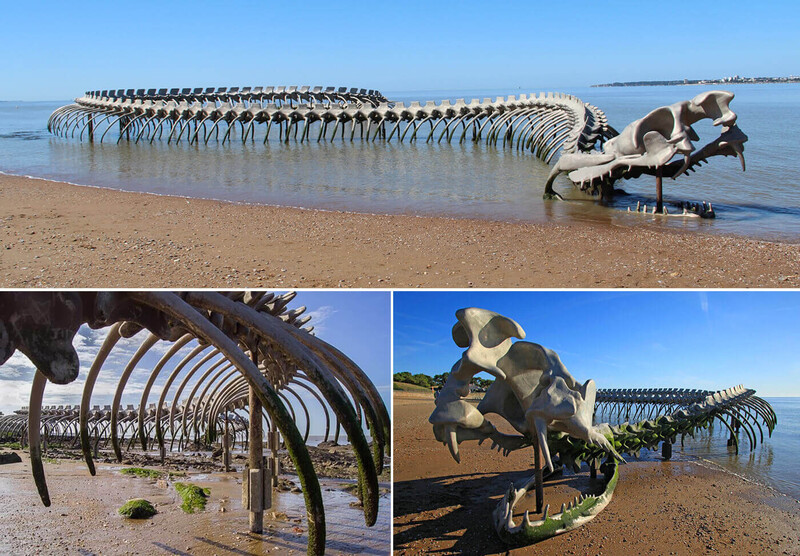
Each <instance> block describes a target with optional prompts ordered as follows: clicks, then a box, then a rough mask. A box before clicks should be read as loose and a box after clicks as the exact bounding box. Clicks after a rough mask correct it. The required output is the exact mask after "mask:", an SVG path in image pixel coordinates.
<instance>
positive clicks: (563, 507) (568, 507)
mask: <svg viewBox="0 0 800 556" xmlns="http://www.w3.org/2000/svg"><path fill="white" fill-rule="evenodd" d="M589 498H592V495H591V494H579V495H578V496H576V497H575V498H574V499H573V500H571V501H569V502H566V503H564V504H561V511H560V512H559V513H558V514H557V515H561V514H563V513H564V512H566V511H569V510H571V509H573V508H575V507H576V506H578V505H580V504H582V503H583V502H584V501H585V500H587V499H589ZM549 514H550V504H547V505H546V506H545V507H544V512H542V519H541V521H542V522H544V521H546V520H547V518H548V516H549ZM525 524H526V525H528V526H529V527H533V526H534V524H533V522H532V521H531V519H530V511H528V510H526V511H525Z"/></svg>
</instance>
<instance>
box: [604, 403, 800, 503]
mask: <svg viewBox="0 0 800 556" xmlns="http://www.w3.org/2000/svg"><path fill="white" fill-rule="evenodd" d="M764 399H765V400H766V401H767V402H769V404H770V405H771V406H772V408H773V409H774V410H775V413H776V415H777V416H778V424H777V426H776V427H775V430H774V431H773V432H772V436H771V437H770V436H769V433H768V430H767V428H766V427H764V426H762V429H763V433H764V441H763V442H761V438H760V435H759V432H758V428H757V427H754V429H755V432H756V440H757V441H758V443H757V445H756V447H755V449H752V450H751V449H750V441H749V440H748V438H747V434H746V433H745V431H744V429H741V430H740V431H739V434H738V435H737V438H738V440H739V453H738V454H736V451H735V448H734V447H733V446H728V445H727V444H728V443H727V441H728V437H729V436H730V431H729V430H728V428H727V427H725V425H723V424H722V423H720V422H718V421H716V422H715V423H714V426H713V427H711V428H710V429H707V430H701V431H699V432H697V433H696V434H695V437H694V438H691V437H689V436H687V437H685V439H684V440H685V442H684V446H683V447H681V443H680V437H679V438H678V442H677V443H676V444H675V445H674V446H673V453H672V457H673V459H675V460H691V461H696V462H698V463H700V464H702V465H706V466H708V467H711V468H716V469H722V470H724V471H726V472H729V473H734V474H736V475H739V476H740V477H743V478H745V479H747V480H749V481H753V482H755V483H759V484H762V485H766V486H768V487H770V488H773V489H775V490H777V491H778V492H781V493H783V494H785V495H787V496H790V497H792V498H794V499H795V500H800V468H798V465H797V458H798V456H800V398H764ZM612 424H617V423H612ZM641 458H642V459H645V460H660V459H661V452H660V451H656V452H648V451H647V450H643V451H642V453H641Z"/></svg>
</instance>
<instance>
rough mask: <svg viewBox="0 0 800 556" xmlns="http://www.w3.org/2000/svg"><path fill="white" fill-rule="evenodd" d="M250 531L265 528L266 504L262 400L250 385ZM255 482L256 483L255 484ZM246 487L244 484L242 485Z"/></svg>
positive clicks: (254, 531) (260, 530) (258, 531)
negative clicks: (263, 467)
mask: <svg viewBox="0 0 800 556" xmlns="http://www.w3.org/2000/svg"><path fill="white" fill-rule="evenodd" d="M249 398H250V400H249V401H250V425H249V427H250V457H249V459H248V461H249V463H250V471H249V473H250V481H249V485H248V486H249V489H250V497H249V498H250V532H251V533H261V532H262V531H263V530H264V504H263V494H262V493H263V491H264V488H263V484H264V483H263V482H262V481H263V473H264V471H263V469H262V465H263V463H262V459H263V457H264V445H263V438H262V429H261V421H262V418H261V411H262V408H261V400H259V399H258V396H257V395H256V391H255V388H253V387H252V386H250V392H249ZM254 483H255V484H254ZM242 486H243V487H244V485H242Z"/></svg>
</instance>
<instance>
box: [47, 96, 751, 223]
mask: <svg viewBox="0 0 800 556" xmlns="http://www.w3.org/2000/svg"><path fill="white" fill-rule="evenodd" d="M732 99H733V93H729V92H725V91H708V92H704V93H701V94H699V95H697V96H695V97H694V98H693V99H692V100H688V101H682V102H677V103H675V104H672V105H670V106H665V107H661V108H657V109H655V110H653V111H651V112H650V113H649V114H647V115H646V116H644V117H643V118H641V119H639V120H636V121H635V122H633V123H631V124H629V125H628V126H627V127H625V128H624V129H623V130H622V132H617V131H616V130H615V129H614V128H613V127H611V126H610V125H609V124H608V121H607V119H606V116H605V114H604V113H603V111H602V110H600V109H599V108H597V107H596V106H592V105H591V104H588V103H585V102H583V101H581V100H580V99H578V98H576V97H574V96H572V95H567V94H562V93H547V94H545V93H539V94H538V95H534V94H531V95H527V94H521V95H519V96H509V97H507V98H503V97H498V98H496V99H495V100H494V101H492V100H491V99H488V98H487V99H483V100H482V101H480V100H478V99H473V100H472V101H470V102H464V100H463V99H458V100H457V101H456V102H451V101H443V102H441V103H439V104H436V103H434V102H422V103H420V102H411V103H409V104H408V105H406V104H405V103H403V102H394V101H390V100H388V99H387V98H386V97H384V96H383V95H382V94H381V93H380V92H378V91H375V90H372V89H369V90H367V89H355V88H351V89H348V88H346V87H339V88H334V87H326V88H323V87H313V88H312V87H307V86H304V87H266V88H264V87H252V88H251V87H243V88H241V89H239V88H238V87H232V88H230V89H229V88H227V87H219V88H217V89H215V88H213V87H211V88H206V89H203V88H195V89H187V88H185V89H171V90H167V89H159V90H158V91H157V90H156V89H149V90H147V91H145V90H144V89H138V90H136V91H134V90H133V89H128V90H124V89H120V90H102V91H88V92H86V93H85V94H84V96H82V97H80V98H77V99H75V103H74V104H70V105H67V106H63V107H61V108H59V109H57V110H56V111H55V112H53V114H52V115H51V116H50V119H49V121H48V124H47V128H48V130H49V131H51V132H52V133H54V134H56V135H61V136H64V137H67V136H69V137H75V136H76V135H77V137H78V138H79V139H81V140H83V139H84V137H85V138H87V139H88V140H89V141H93V140H94V139H95V138H96V137H98V136H99V141H100V142H102V141H103V140H104V139H105V138H106V136H107V135H108V134H109V132H111V131H112V130H113V133H112V135H111V136H112V137H113V136H114V135H116V141H117V142H119V141H121V140H123V139H125V140H128V141H133V142H134V143H138V142H139V141H149V142H150V143H152V142H153V141H154V140H155V139H157V138H158V139H163V138H165V137H166V140H167V143H170V142H172V141H175V142H180V141H182V140H184V141H188V142H189V143H190V144H192V143H198V144H199V143H200V142H201V141H202V143H203V144H207V143H208V141H209V140H210V139H211V138H212V137H213V138H214V139H215V140H219V138H220V133H221V132H222V143H225V141H229V140H231V139H232V136H233V135H234V134H238V136H239V137H240V138H241V140H242V141H243V142H245V141H247V140H248V139H249V140H250V141H255V135H256V128H255V124H265V131H264V133H263V139H261V140H262V141H263V143H267V141H269V140H270V138H272V139H277V140H280V141H285V142H288V141H289V140H290V139H294V140H299V141H300V142H301V143H302V142H304V141H311V140H313V139H314V138H316V141H318V142H319V141H321V140H323V139H324V140H333V139H336V138H337V136H338V137H340V138H341V139H342V140H347V139H349V140H351V141H352V140H353V139H354V138H355V136H356V129H358V137H359V138H361V139H363V140H365V141H376V140H381V141H385V142H389V141H391V140H392V139H395V140H397V141H399V142H403V141H404V140H406V139H408V141H409V142H411V141H415V140H419V139H420V138H422V137H425V141H426V142H431V141H436V142H437V143H440V142H441V141H442V140H443V139H444V140H446V141H447V142H448V143H449V142H453V141H455V140H456V139H457V140H458V142H459V143H461V142H463V141H466V140H467V139H470V140H472V141H475V142H480V141H483V142H485V143H486V144H489V145H493V146H497V145H498V143H500V140H501V139H502V143H501V144H502V146H503V147H508V148H513V149H517V150H525V151H530V152H531V153H533V154H534V155H535V156H536V157H537V158H539V159H541V160H543V161H544V162H546V163H548V164H550V163H551V162H552V161H554V160H556V158H557V161H556V162H555V164H554V166H553V168H552V171H551V173H550V176H549V177H548V180H547V183H546V184H545V189H544V196H545V198H561V196H560V195H559V194H558V193H556V192H555V190H554V189H553V184H554V181H555V178H556V177H557V176H558V175H559V174H560V173H562V172H566V173H567V175H568V176H569V179H570V180H571V181H572V183H573V184H574V185H576V186H578V187H579V188H580V189H581V190H582V191H585V192H588V193H590V194H593V195H595V194H600V195H601V197H603V198H610V197H611V196H612V195H613V193H614V183H615V182H616V181H618V180H620V179H629V178H637V177H639V176H641V175H642V174H649V175H653V176H656V184H657V201H656V206H655V207H654V209H653V213H656V212H658V213H659V214H666V213H667V211H666V210H665V209H664V207H663V200H662V193H661V179H662V177H671V178H673V179H674V178H677V177H678V176H681V175H683V174H687V173H688V172H690V171H691V172H694V171H695V168H696V167H698V166H700V165H701V164H703V163H705V162H707V161H708V159H709V158H710V157H712V156H737V157H738V158H739V159H740V161H741V164H742V170H744V167H745V165H744V155H743V151H744V146H743V145H744V143H745V142H746V141H747V136H746V135H745V134H744V133H743V132H742V131H741V130H740V129H739V128H738V127H737V125H736V114H735V113H734V112H733V111H731V109H730V107H729V104H730V102H731V100H732ZM706 118H708V119H711V120H712V121H713V124H714V125H715V126H721V130H722V131H721V133H720V136H719V137H718V138H717V139H715V140H714V141H712V142H710V143H708V144H707V145H705V146H704V147H702V148H700V149H699V150H696V149H695V146H694V144H693V143H692V141H698V140H699V137H698V135H697V133H696V132H695V130H694V129H693V128H692V124H694V123H696V122H697V121H699V120H701V119H706ZM425 124H428V125H427V126H426V125H425ZM223 130H224V131H223ZM676 156H677V157H679V158H678V160H673V158H675V157H676ZM680 206H681V207H682V208H683V214H698V215H700V216H706V217H710V216H713V215H714V211H713V208H712V207H711V205H710V203H709V204H706V203H703V204H702V205H697V204H692V205H688V206H687V205H686V204H685V203H681V205H680ZM639 209H640V207H638V206H637V210H639ZM645 209H646V207H645Z"/></svg>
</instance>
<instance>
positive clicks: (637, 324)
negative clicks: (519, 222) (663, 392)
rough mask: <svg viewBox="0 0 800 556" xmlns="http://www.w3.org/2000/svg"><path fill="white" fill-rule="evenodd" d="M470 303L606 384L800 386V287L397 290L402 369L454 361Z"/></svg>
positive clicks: (792, 390) (785, 389)
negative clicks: (462, 312) (458, 315)
mask: <svg viewBox="0 0 800 556" xmlns="http://www.w3.org/2000/svg"><path fill="white" fill-rule="evenodd" d="M462 307H481V308H484V309H490V310H492V311H495V312H498V313H500V314H503V315H505V316H507V317H511V318H513V319H514V320H516V321H517V322H518V323H519V324H521V325H522V328H523V329H524V330H525V332H526V333H527V338H526V340H529V341H532V342H536V343H538V344H541V345H543V346H545V347H548V348H550V349H553V350H555V351H556V352H557V353H558V354H559V356H560V357H561V361H562V362H563V363H564V365H566V367H567V369H568V370H569V371H570V373H571V374H572V375H573V376H574V377H575V378H576V379H577V380H579V381H581V382H582V381H585V380H586V379H589V378H593V379H594V380H595V382H596V383H597V386H598V388H647V387H652V388H666V387H680V388H702V389H709V390H717V389H722V388H727V387H730V386H735V385H737V384H744V385H745V386H746V387H748V388H753V389H755V390H757V391H758V393H759V395H761V396H800V347H799V346H800V344H798V340H797V339H798V338H800V292H760V291H744V292H742V291H740V292H705V291H698V292H471V291H468V292H421V293H417V292H397V293H395V298H394V334H395V342H394V344H395V347H394V361H395V363H394V370H395V372H400V371H410V372H412V373H416V372H424V373H426V374H429V375H433V374H438V373H442V372H447V371H449V370H450V368H451V367H452V365H453V363H455V362H456V361H457V360H458V359H459V358H460V357H461V353H462V352H463V350H462V349H461V348H459V347H458V346H456V345H455V344H454V343H453V340H452V338H451V335H450V331H451V328H452V326H453V324H454V323H455V322H456V319H455V311H456V310H457V309H460V308H462ZM487 376H488V375H487Z"/></svg>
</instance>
